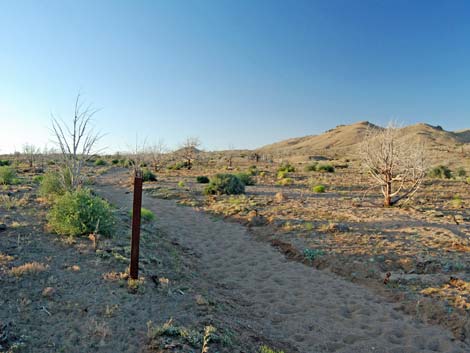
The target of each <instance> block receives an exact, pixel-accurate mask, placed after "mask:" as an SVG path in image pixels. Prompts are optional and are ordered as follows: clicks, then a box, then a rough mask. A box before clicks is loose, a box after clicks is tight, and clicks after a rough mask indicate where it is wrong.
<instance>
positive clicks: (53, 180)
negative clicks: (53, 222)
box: [39, 172, 65, 200]
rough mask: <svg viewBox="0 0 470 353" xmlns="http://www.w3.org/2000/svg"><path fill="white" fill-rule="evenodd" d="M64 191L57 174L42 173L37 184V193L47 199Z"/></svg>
mask: <svg viewBox="0 0 470 353" xmlns="http://www.w3.org/2000/svg"><path fill="white" fill-rule="evenodd" d="M64 193H65V190H64V186H63V184H62V182H61V181H60V177H59V174H57V173H53V172H48V173H46V174H44V176H43V178H42V181H41V184H40V185H39V195H40V196H42V197H45V198H47V199H49V200H52V199H54V198H56V197H57V196H60V195H63V194H64Z"/></svg>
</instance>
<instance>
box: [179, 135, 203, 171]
mask: <svg viewBox="0 0 470 353" xmlns="http://www.w3.org/2000/svg"><path fill="white" fill-rule="evenodd" d="M199 146H201V141H200V140H199V138H198V137H188V138H187V139H186V140H185V141H184V142H183V143H182V146H181V148H180V153H181V157H182V158H183V159H184V161H185V164H186V167H187V168H188V169H191V168H192V166H193V161H194V159H195V158H196V155H197V154H198V153H199V150H198V147H199Z"/></svg>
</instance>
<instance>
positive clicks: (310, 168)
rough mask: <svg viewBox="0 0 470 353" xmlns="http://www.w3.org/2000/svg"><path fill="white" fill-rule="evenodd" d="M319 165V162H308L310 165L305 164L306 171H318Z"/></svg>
mask: <svg viewBox="0 0 470 353" xmlns="http://www.w3.org/2000/svg"><path fill="white" fill-rule="evenodd" d="M317 166H318V162H314V163H311V164H308V165H306V166H305V171H306V172H316V171H317Z"/></svg>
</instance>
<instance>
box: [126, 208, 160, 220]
mask: <svg viewBox="0 0 470 353" xmlns="http://www.w3.org/2000/svg"><path fill="white" fill-rule="evenodd" d="M129 214H130V216H131V217H132V215H133V212H132V210H131V211H130V212H129ZM140 218H141V219H143V220H144V221H146V222H151V221H153V220H154V219H155V214H154V213H153V212H152V211H150V210H149V209H147V208H144V207H142V208H141V209H140Z"/></svg>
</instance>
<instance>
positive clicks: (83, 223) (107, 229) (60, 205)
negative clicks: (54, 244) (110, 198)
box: [47, 189, 115, 236]
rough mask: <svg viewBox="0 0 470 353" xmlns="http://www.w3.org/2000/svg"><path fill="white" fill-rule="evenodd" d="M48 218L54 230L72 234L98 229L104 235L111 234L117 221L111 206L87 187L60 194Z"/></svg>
mask: <svg viewBox="0 0 470 353" xmlns="http://www.w3.org/2000/svg"><path fill="white" fill-rule="evenodd" d="M47 220H48V224H49V227H50V228H51V230H52V231H53V232H55V233H57V234H61V235H70V236H77V235H86V234H89V233H93V232H95V231H96V230H98V232H99V233H100V234H102V235H111V233H112V232H113V228H114V223H115V219H114V213H113V211H112V209H111V206H110V205H109V204H108V203H107V202H106V201H105V200H103V199H101V198H99V197H97V196H93V195H92V194H91V192H90V191H89V190H87V189H80V190H77V191H73V192H66V193H65V194H64V195H62V196H59V197H58V198H57V199H56V200H55V203H54V206H53V207H52V209H51V210H50V212H49V214H48V215H47ZM97 228H98V229H97Z"/></svg>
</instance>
